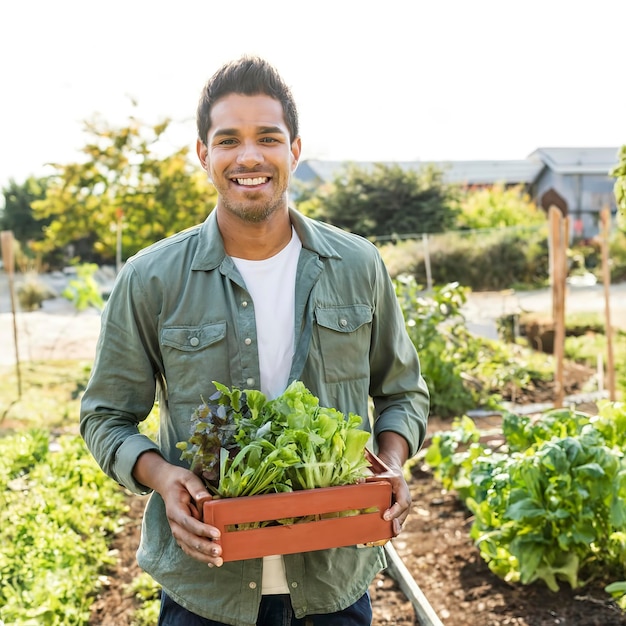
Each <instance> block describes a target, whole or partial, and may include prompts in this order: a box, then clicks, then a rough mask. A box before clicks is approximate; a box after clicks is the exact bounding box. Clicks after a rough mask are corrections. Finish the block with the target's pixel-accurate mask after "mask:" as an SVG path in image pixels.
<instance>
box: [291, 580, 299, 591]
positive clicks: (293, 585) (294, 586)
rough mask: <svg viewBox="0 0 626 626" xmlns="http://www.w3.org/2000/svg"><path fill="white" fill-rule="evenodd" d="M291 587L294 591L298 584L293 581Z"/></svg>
mask: <svg viewBox="0 0 626 626" xmlns="http://www.w3.org/2000/svg"><path fill="white" fill-rule="evenodd" d="M291 586H292V587H293V588H294V589H295V588H296V587H297V586H298V583H297V582H296V581H295V580H294V581H293V582H292V583H291Z"/></svg>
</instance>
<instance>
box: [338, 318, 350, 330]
mask: <svg viewBox="0 0 626 626" xmlns="http://www.w3.org/2000/svg"><path fill="white" fill-rule="evenodd" d="M339 323H340V324H341V325H342V326H343V327H344V328H345V327H346V326H347V325H348V320H347V319H346V318H345V317H344V318H342V319H340V320H339Z"/></svg>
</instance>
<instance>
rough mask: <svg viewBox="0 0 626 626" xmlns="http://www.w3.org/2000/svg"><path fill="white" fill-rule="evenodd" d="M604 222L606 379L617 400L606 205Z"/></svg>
mask: <svg viewBox="0 0 626 626" xmlns="http://www.w3.org/2000/svg"><path fill="white" fill-rule="evenodd" d="M600 221H601V224H602V237H601V245H602V282H603V284H604V327H605V334H606V380H607V387H608V390H609V399H610V400H611V402H615V359H614V356H613V328H612V326H611V270H610V268H609V236H610V232H611V213H610V211H609V209H608V208H606V207H604V208H603V209H602V211H600Z"/></svg>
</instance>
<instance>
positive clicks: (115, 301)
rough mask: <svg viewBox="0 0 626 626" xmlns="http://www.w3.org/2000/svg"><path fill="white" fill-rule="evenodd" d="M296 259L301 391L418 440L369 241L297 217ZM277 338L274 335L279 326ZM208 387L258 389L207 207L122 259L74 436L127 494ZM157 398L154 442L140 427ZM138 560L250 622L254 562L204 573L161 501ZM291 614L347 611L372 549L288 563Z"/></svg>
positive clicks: (416, 415)
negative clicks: (143, 464) (139, 466)
mask: <svg viewBox="0 0 626 626" xmlns="http://www.w3.org/2000/svg"><path fill="white" fill-rule="evenodd" d="M290 216H291V221H292V223H293V225H294V228H295V230H296V232H297V233H298V236H299V237H300V240H301V241H302V251H301V254H300V258H299V261H298V270H297V278H296V293H295V346H296V350H295V355H294V359H293V364H292V369H291V375H290V382H291V381H292V380H295V379H299V380H302V382H303V383H304V384H305V385H306V386H307V387H308V388H309V389H310V390H311V392H312V393H313V394H315V395H316V396H317V397H318V398H319V399H320V404H321V405H322V406H329V407H335V408H336V409H338V410H339V411H341V412H343V413H344V414H348V413H349V412H353V413H356V414H358V415H362V416H368V415H369V413H370V411H369V406H370V404H369V400H370V398H371V401H372V406H373V415H371V416H370V417H369V419H368V420H367V423H365V425H364V427H365V428H370V429H371V428H372V426H373V432H374V435H377V434H378V433H380V432H382V431H393V432H396V433H399V434H400V435H402V436H403V437H404V438H405V439H406V440H407V442H408V444H409V449H410V452H411V454H414V453H415V452H417V450H418V449H419V447H420V445H421V444H422V442H423V440H424V436H425V432H426V420H427V415H428V406H429V399H428V391H427V388H426V384H425V382H424V380H423V378H422V376H421V374H420V365H419V360H418V356H417V354H416V351H415V348H414V346H413V344H412V342H411V341H410V339H409V337H408V335H407V333H406V330H405V326H404V320H403V317H402V312H401V310H400V308H399V304H398V301H397V299H396V296H395V292H394V289H393V284H392V282H391V280H390V278H389V275H388V273H387V271H386V269H385V267H384V265H383V262H382V260H381V258H380V256H379V254H378V251H377V249H376V247H375V246H374V245H372V244H371V243H370V242H368V241H367V240H365V239H363V238H360V237H357V236H354V235H351V234H349V233H346V232H344V231H341V230H339V229H336V228H334V227H331V226H328V225H326V224H322V223H320V222H316V221H314V220H311V219H308V218H306V217H304V216H302V215H300V214H299V213H297V212H296V211H293V210H292V211H291V212H290ZM277 330H278V331H279V330H280V329H277ZM211 381H218V382H221V383H223V384H225V385H227V386H230V387H233V386H234V387H240V388H242V389H246V388H255V389H258V388H260V371H259V359H258V352H257V343H256V325H255V317H254V302H253V301H252V299H251V297H250V294H249V293H248V291H247V290H246V286H245V284H244V282H243V279H242V278H241V276H240V274H239V272H238V271H237V269H236V267H235V265H234V263H233V261H232V259H231V258H230V257H228V256H227V255H226V253H225V251H224V246H223V243H222V238H221V235H220V232H219V229H218V225H217V220H216V214H215V211H213V212H212V213H211V214H210V215H209V217H208V218H207V219H206V221H205V222H204V223H203V224H201V225H199V226H197V227H194V228H191V229H189V230H186V231H184V232H182V233H179V234H177V235H175V236H173V237H170V238H168V239H165V240H163V241H161V242H158V243H156V244H154V245H152V246H150V247H148V248H146V249H145V250H143V251H142V252H140V253H139V254H137V255H135V256H134V257H133V258H131V259H129V260H128V262H127V263H126V265H125V266H124V268H123V270H122V271H121V272H120V274H119V276H118V279H117V281H116V284H115V286H114V288H113V291H112V293H111V296H110V298H109V301H108V302H107V305H106V307H105V310H104V313H103V316H102V328H101V334H100V338H99V342H98V349H97V356H96V359H95V362H94V367H93V371H92V376H91V379H90V382H89V384H88V386H87V389H86V391H85V394H84V396H83V400H82V406H81V433H82V435H83V437H84V439H85V441H86V443H87V445H88V447H89V449H90V450H91V452H92V453H93V455H94V457H95V458H96V460H97V461H98V463H99V464H100V466H101V467H102V469H103V470H104V471H105V472H106V473H107V474H108V475H109V476H111V477H112V478H113V479H114V480H116V481H117V482H119V483H120V484H121V485H123V486H124V487H126V488H128V489H129V490H131V491H132V492H135V493H146V491H147V490H146V487H145V486H143V485H141V484H138V483H137V482H136V481H135V480H134V478H133V475H132V471H133V466H134V465H135V462H136V461H137V458H138V457H139V455H141V454H142V453H143V452H145V451H147V450H157V451H158V452H160V453H161V455H162V456H163V457H164V458H165V459H166V460H167V461H169V462H170V463H174V464H178V465H184V464H185V463H184V462H182V461H181V460H180V450H178V449H177V448H176V443H177V442H179V441H186V440H188V438H189V436H190V433H191V415H192V412H193V410H194V408H195V407H197V406H198V404H199V403H200V401H201V397H205V398H207V397H209V396H210V395H211V394H212V393H213V392H214V390H215V389H214V387H213V385H212V382H211ZM155 397H156V398H157V400H158V403H159V412H160V422H159V437H158V442H154V441H152V440H151V439H149V438H148V437H146V436H144V435H142V434H140V433H139V431H138V424H139V423H140V422H141V421H142V420H144V419H145V418H146V417H147V416H148V414H149V413H150V411H151V410H152V408H153V406H154V403H155ZM137 560H138V563H139V565H140V566H141V567H142V568H143V569H144V570H146V571H147V572H148V573H150V574H151V575H152V576H153V577H154V578H155V580H157V581H158V582H159V583H160V584H161V585H162V586H163V588H164V589H165V590H166V591H167V593H168V594H169V595H171V596H172V597H173V598H174V599H175V600H176V601H177V602H178V603H179V604H181V605H182V606H184V607H186V608H187V609H189V610H191V611H193V612H194V613H197V614H198V615H201V616H204V617H207V618H209V619H213V620H216V621H219V622H223V623H226V624H232V625H234V626H252V625H254V624H255V623H256V617H257V612H258V607H259V603H260V600H261V574H262V560H261V559H254V560H248V561H235V562H227V563H225V564H224V565H223V566H222V567H219V568H216V567H214V568H209V567H207V566H206V564H204V563H201V562H199V561H196V560H194V559H192V558H191V557H189V556H187V555H186V554H185V553H184V552H183V551H182V550H181V549H180V548H179V547H178V545H177V544H176V542H175V540H174V538H173V537H172V534H171V531H170V528H169V524H168V522H167V519H166V516H165V507H164V504H163V500H162V499H161V497H160V496H159V495H158V494H156V493H153V494H152V495H151V497H150V500H149V502H148V504H147V507H146V511H145V514H144V519H143V526H142V537H141V543H140V546H139V550H138V552H137ZM284 561H285V569H286V575H287V582H288V585H289V589H290V594H291V601H292V604H293V607H294V611H295V613H296V615H297V616H298V617H302V616H304V615H306V614H313V613H329V612H334V611H338V610H340V609H343V608H345V607H347V606H349V605H350V604H352V603H353V602H355V601H356V600H357V599H358V598H359V597H361V596H362V595H363V594H364V593H365V592H366V590H367V588H368V586H369V584H370V582H371V581H372V579H373V577H374V576H375V575H376V573H377V572H378V571H380V569H382V568H383V567H385V560H384V552H383V551H382V550H381V548H379V547H373V548H357V547H347V548H338V549H333V550H321V551H315V552H308V553H303V554H295V555H286V556H285V557H284Z"/></svg>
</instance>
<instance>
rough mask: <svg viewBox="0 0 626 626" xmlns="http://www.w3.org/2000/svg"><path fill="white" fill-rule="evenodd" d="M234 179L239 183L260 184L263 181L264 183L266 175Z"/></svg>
mask: <svg viewBox="0 0 626 626" xmlns="http://www.w3.org/2000/svg"><path fill="white" fill-rule="evenodd" d="M235 180H236V181H237V183H239V184H240V185H248V186H252V185H262V184H263V183H266V182H267V180H268V179H267V177H265V176H262V177H258V178H236V179H235Z"/></svg>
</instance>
